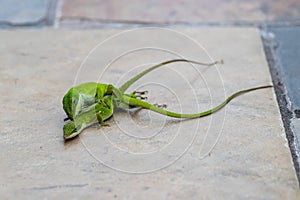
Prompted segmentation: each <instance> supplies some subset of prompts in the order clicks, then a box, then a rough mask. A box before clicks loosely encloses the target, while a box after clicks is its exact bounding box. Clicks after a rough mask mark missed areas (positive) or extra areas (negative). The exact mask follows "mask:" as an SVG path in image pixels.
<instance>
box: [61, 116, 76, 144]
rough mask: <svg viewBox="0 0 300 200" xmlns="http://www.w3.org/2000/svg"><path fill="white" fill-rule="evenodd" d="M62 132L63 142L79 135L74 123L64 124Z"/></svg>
mask: <svg viewBox="0 0 300 200" xmlns="http://www.w3.org/2000/svg"><path fill="white" fill-rule="evenodd" d="M63 130H64V139H65V140H68V139H71V138H73V137H75V136H77V135H78V134H79V131H78V129H77V128H76V126H75V123H74V122H73V121H70V122H68V123H66V124H65V125H64V128H63Z"/></svg>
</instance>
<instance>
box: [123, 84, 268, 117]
mask: <svg viewBox="0 0 300 200" xmlns="http://www.w3.org/2000/svg"><path fill="white" fill-rule="evenodd" d="M270 87H273V86H272V85H266V86H260V87H254V88H250V89H245V90H240V91H238V92H236V93H234V94H232V95H231V96H229V97H228V98H227V99H226V100H225V101H223V102H222V103H221V104H219V105H218V106H216V107H214V108H212V109H209V110H207V111H204V112H200V113H195V114H182V113H175V112H172V111H168V110H165V109H162V108H158V107H156V106H154V105H152V104H149V103H147V102H145V101H142V100H139V99H135V98H131V97H129V96H124V101H125V103H127V104H128V105H131V106H137V107H142V108H145V109H149V110H152V111H154V112H157V113H160V114H163V115H166V116H169V117H175V118H199V117H204V116H207V115H211V114H213V113H215V112H217V111H219V110H220V109H222V108H223V107H224V106H226V105H227V104H228V103H229V102H230V101H231V100H232V99H234V98H235V97H237V96H239V95H241V94H244V93H247V92H251V91H253V90H259V89H265V88H270Z"/></svg>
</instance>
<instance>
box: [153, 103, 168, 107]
mask: <svg viewBox="0 0 300 200" xmlns="http://www.w3.org/2000/svg"><path fill="white" fill-rule="evenodd" d="M153 105H154V106H156V107H158V108H167V107H168V105H167V104H157V103H155V104H153Z"/></svg>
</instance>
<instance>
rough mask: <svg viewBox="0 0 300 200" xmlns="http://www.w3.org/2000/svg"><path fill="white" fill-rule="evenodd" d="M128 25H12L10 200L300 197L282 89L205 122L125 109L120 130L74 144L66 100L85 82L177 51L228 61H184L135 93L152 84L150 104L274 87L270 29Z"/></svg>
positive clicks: (5, 185) (0, 116) (195, 107)
mask: <svg viewBox="0 0 300 200" xmlns="http://www.w3.org/2000/svg"><path fill="white" fill-rule="evenodd" d="M120 32H121V30H101V31H87V30H85V31H67V30H65V31H63V30H60V31H53V30H2V31H0V77H1V79H0V92H1V96H0V103H1V105H2V107H1V113H0V127H1V128H0V147H1V154H0V160H1V163H0V177H1V179H0V186H1V187H0V196H1V198H2V199H20V198H23V199H24V198H25V199H40V198H43V197H48V198H51V199H56V198H60V199H61V198H65V199H77V198H78V199H84V198H89V199H99V198H102V199H109V198H120V199H165V198H169V199H201V198H203V199H299V198H300V195H299V187H298V182H297V179H296V175H295V170H294V167H293V163H292V159H291V155H290V151H289V148H288V144H287V141H286V137H285V133H284V128H283V125H282V121H281V118H280V113H279V109H278V106H277V102H276V99H275V95H274V91H273V89H272V88H269V89H264V90H259V91H254V92H252V93H248V94H245V95H243V96H240V97H238V98H236V99H235V100H233V101H232V102H231V103H230V104H229V105H228V106H227V107H226V109H223V110H222V111H220V112H218V113H216V114H214V115H213V116H209V117H205V118H201V119H194V120H175V119H171V118H167V117H162V116H160V115H158V114H153V113H151V112H147V111H143V110H142V111H132V112H130V113H128V112H126V111H124V110H116V112H115V115H114V117H113V118H111V119H110V120H108V121H107V122H106V123H107V124H109V125H110V126H109V127H100V128H99V127H98V126H93V127H91V128H89V129H86V130H85V131H84V132H83V133H82V134H81V135H80V137H77V138H75V139H74V140H72V141H70V142H66V143H65V142H64V140H63V137H62V127H63V125H64V123H65V122H64V121H63V119H64V118H65V114H64V112H63V110H62V104H61V100H62V97H63V95H64V93H65V92H66V91H67V90H68V89H69V88H70V87H72V86H73V84H77V83H81V82H85V81H97V80H100V81H101V82H105V83H113V84H115V85H117V86H120V85H121V84H122V83H123V82H124V81H125V80H126V79H128V78H129V77H131V76H133V75H134V74H137V73H138V72H140V71H141V70H143V69H145V68H146V67H148V66H150V65H151V64H154V63H158V62H160V61H164V60H167V59H171V58H179V57H184V58H189V59H194V60H199V61H203V62H210V61H211V59H210V58H209V57H211V58H212V59H213V60H220V59H223V60H224V64H222V65H217V66H213V67H203V66H191V65H189V64H184V63H177V64H172V65H170V66H168V67H165V68H162V69H159V70H156V71H154V72H153V73H152V74H149V75H147V76H145V77H144V78H143V79H141V80H139V81H138V82H137V83H136V84H134V85H133V86H132V87H131V88H130V89H129V91H133V90H135V89H137V90H145V89H146V90H148V91H149V94H148V97H149V98H148V101H149V102H151V103H166V104H168V109H170V110H173V111H178V112H180V111H184V112H198V111H202V110H205V109H208V108H210V107H212V106H214V105H217V104H218V103H220V102H221V101H222V100H224V98H225V97H226V96H228V95H230V94H231V93H233V92H235V91H238V90H240V89H246V88H249V87H254V86H259V85H266V84H270V83H271V79H270V74H269V70H268V66H267V63H266V60H265V55H264V52H263V48H262V43H261V40H260V36H259V31H258V29H255V28H199V29H193V28H189V29H176V30H169V29H155V28H154V29H142V30H139V29H137V30H133V31H127V32H123V33H120ZM115 34H119V35H115ZM113 35H114V37H112V36H113ZM103 41H104V42H103ZM101 42H102V43H101ZM97 45H98V46H97ZM95 47H96V48H95ZM93 48H94V50H93V51H91V52H90V50H92V49H93ZM87 55H88V57H86V56H87ZM83 61H84V62H83ZM80 67H81V68H80Z"/></svg>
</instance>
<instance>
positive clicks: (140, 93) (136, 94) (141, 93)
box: [132, 91, 148, 100]
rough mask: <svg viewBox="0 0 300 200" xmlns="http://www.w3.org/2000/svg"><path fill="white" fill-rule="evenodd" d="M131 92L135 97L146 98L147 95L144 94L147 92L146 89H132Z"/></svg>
mask: <svg viewBox="0 0 300 200" xmlns="http://www.w3.org/2000/svg"><path fill="white" fill-rule="evenodd" d="M132 94H133V95H134V96H135V98H139V99H141V100H147V97H146V96H144V95H146V94H148V91H134V92H133V93H132Z"/></svg>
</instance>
